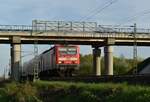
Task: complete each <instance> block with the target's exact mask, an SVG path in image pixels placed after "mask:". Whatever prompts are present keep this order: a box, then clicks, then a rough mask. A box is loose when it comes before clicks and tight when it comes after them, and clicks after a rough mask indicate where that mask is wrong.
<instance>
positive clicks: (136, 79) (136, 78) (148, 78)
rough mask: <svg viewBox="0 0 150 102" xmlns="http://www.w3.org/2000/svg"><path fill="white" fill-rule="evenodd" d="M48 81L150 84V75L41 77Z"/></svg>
mask: <svg viewBox="0 0 150 102" xmlns="http://www.w3.org/2000/svg"><path fill="white" fill-rule="evenodd" d="M41 80H47V81H66V82H85V83H104V82H112V83H122V82H127V83H129V84H150V75H113V76H74V77H52V78H41Z"/></svg>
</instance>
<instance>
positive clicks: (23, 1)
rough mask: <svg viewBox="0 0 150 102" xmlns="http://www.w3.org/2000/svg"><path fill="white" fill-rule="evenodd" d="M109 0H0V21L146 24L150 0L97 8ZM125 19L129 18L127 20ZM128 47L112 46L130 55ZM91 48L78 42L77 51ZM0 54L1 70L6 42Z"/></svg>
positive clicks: (123, 0)
mask: <svg viewBox="0 0 150 102" xmlns="http://www.w3.org/2000/svg"><path fill="white" fill-rule="evenodd" d="M111 1H115V0H0V25H15V24H23V25H24V24H27V25H31V22H32V20H34V19H40V20H50V21H53V20H55V21H56V20H63V21H96V22H98V23H99V24H103V25H105V24H107V25H111V24H113V25H115V24H126V25H133V23H137V25H138V27H146V28H150V19H149V18H150V6H149V4H150V0H118V1H117V0H116V2H115V3H113V4H112V5H110V6H109V7H107V8H105V9H103V10H101V9H102V8H104V7H105V6H107V5H109V4H110V2H111ZM96 11H97V12H99V11H101V12H99V13H97V12H96ZM134 16H136V17H134ZM130 17H131V18H130ZM130 19H131V21H130ZM128 20H129V21H130V22H127V21H128ZM49 47H50V45H44V46H39V50H40V52H42V51H44V50H46V49H48V48H49ZM22 49H23V50H25V51H31V52H32V51H33V46H32V45H30V46H23V47H22ZM132 50H133V48H132V47H114V55H115V56H120V55H121V54H123V55H124V56H125V57H130V58H131V57H132ZM91 51H92V49H91V47H90V46H81V53H83V54H88V53H91ZM149 52H150V48H148V47H140V48H138V56H139V57H142V58H146V57H149V56H150V53H149ZM24 54H28V53H23V55H24ZM0 56H1V57H0V68H1V69H0V72H1V73H2V72H3V68H4V67H6V66H8V64H9V59H10V46H9V45H2V44H1V45H0ZM29 58H31V56H27V57H25V59H26V60H27V59H29ZM1 73H0V74H1Z"/></svg>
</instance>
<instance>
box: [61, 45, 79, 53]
mask: <svg viewBox="0 0 150 102" xmlns="http://www.w3.org/2000/svg"><path fill="white" fill-rule="evenodd" d="M59 52H60V54H61V55H65V54H70V55H74V54H77V49H76V48H73V47H72V48H70V47H68V48H59Z"/></svg>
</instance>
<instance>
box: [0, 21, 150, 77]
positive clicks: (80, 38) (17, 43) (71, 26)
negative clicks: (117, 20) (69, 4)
mask: <svg viewBox="0 0 150 102" xmlns="http://www.w3.org/2000/svg"><path fill="white" fill-rule="evenodd" d="M135 41H136V44H137V46H149V45H150V29H141V28H136V26H132V27H124V28H122V27H113V26H105V25H98V24H97V23H96V22H64V21H38V20H34V21H33V22H32V25H0V43H2V44H3V43H5V44H11V69H12V70H11V72H12V74H11V75H12V78H13V79H15V80H17V79H18V76H19V70H20V69H19V68H20V59H21V44H34V43H38V44H77V45H91V46H92V47H93V55H94V57H93V59H94V63H93V66H94V70H95V74H96V75H100V74H101V71H100V59H101V58H100V54H101V50H100V49H99V47H104V57H105V69H106V74H107V75H113V47H112V46H133V44H134V43H135Z"/></svg>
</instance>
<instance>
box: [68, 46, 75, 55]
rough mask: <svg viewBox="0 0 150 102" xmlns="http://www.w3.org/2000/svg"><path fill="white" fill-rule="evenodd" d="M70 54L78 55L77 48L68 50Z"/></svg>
mask: <svg viewBox="0 0 150 102" xmlns="http://www.w3.org/2000/svg"><path fill="white" fill-rule="evenodd" d="M68 54H71V55H75V54H77V49H76V48H68Z"/></svg>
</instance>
